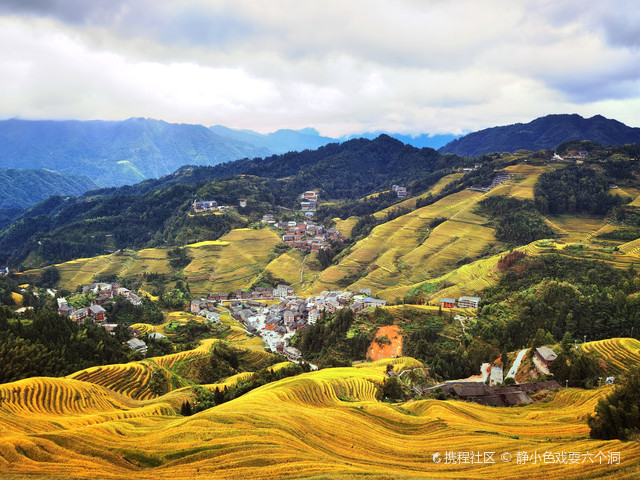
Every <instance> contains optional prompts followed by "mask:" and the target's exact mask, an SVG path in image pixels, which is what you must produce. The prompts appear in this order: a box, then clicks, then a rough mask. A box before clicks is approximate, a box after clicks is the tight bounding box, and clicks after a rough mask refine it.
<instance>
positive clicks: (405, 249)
mask: <svg viewBox="0 0 640 480" xmlns="http://www.w3.org/2000/svg"><path fill="white" fill-rule="evenodd" d="M481 198H482V194H481V193H479V192H472V191H470V190H464V191H462V192H458V193H456V194H453V195H449V196H448V197H446V198H444V199H442V200H440V201H438V202H436V203H434V204H433V205H429V206H426V207H422V208H419V209H417V210H415V211H413V212H411V213H409V214H407V215H403V216H401V217H399V218H397V219H395V220H392V221H390V222H386V223H384V224H382V225H379V226H377V227H376V228H374V229H373V231H372V232H371V234H370V235H369V236H368V237H367V238H365V239H363V240H361V241H359V242H358V243H357V244H356V245H354V247H352V249H351V252H350V254H349V255H348V256H346V257H344V258H343V259H342V260H341V262H340V263H339V264H338V265H336V266H332V267H329V268H328V269H326V270H324V271H323V272H321V273H320V275H319V276H318V278H317V279H316V281H315V282H314V283H313V284H312V286H311V287H310V288H309V289H308V290H307V293H316V292H319V291H322V290H326V289H331V288H336V287H337V286H340V285H341V286H346V285H345V284H344V283H345V277H348V278H354V281H351V282H350V287H349V288H351V289H357V288H365V287H367V288H371V289H372V291H374V292H380V291H381V290H384V289H387V288H390V287H394V286H398V285H405V286H409V285H411V284H413V283H415V282H416V280H415V279H416V278H424V275H425V272H426V271H428V270H437V269H444V268H446V266H447V265H449V264H450V262H451V261H452V260H453V258H454V257H457V255H454V254H451V255H449V256H447V255H446V250H447V247H449V248H448V249H449V250H451V251H452V252H453V250H454V248H453V247H452V245H453V244H456V248H465V249H467V250H469V251H470V252H471V253H472V254H473V252H474V251H477V250H478V249H482V248H483V246H484V245H486V243H488V242H491V241H495V239H494V238H493V235H492V230H491V229H488V228H485V227H480V228H477V225H473V227H476V228H472V226H471V225H469V224H466V223H463V222H455V221H454V220H451V222H444V223H442V224H440V225H438V226H437V227H436V228H435V229H433V231H431V229H430V227H429V223H430V222H431V221H432V220H433V219H435V218H436V217H445V218H451V217H453V216H454V215H455V214H456V213H459V212H461V211H462V210H468V209H469V208H471V207H472V206H473V205H475V204H476V203H477V202H478V201H479V200H480V199H481ZM463 251H464V250H463ZM436 253H437V254H438V259H437V261H435V263H434V264H433V265H426V266H425V265H424V262H423V260H424V258H425V257H426V256H428V255H429V254H431V255H434V256H435V254H436ZM415 257H419V260H416V258H415ZM453 261H455V260H453ZM354 276H355V277H354ZM357 277H361V278H357Z"/></svg>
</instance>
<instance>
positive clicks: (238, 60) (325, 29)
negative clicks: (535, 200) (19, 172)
mask: <svg viewBox="0 0 640 480" xmlns="http://www.w3.org/2000/svg"><path fill="white" fill-rule="evenodd" d="M639 111H640V9H638V8H637V2H635V1H634V0H629V1H626V0H618V1H613V0H611V1H607V0H600V1H598V2H584V1H577V0H575V1H574V0H530V1H528V0H521V1H514V0H505V1H502V0H483V1H478V0H461V1H456V0H393V1H392V0H336V1H334V0H322V1H307V0H291V1H289V0H269V1H266V0H264V1H263V0H251V1H244V0H228V1H227V0H219V1H218V0H162V1H158V0H1V1H0V118H12V117H20V118H27V119H43V118H52V119H82V120H87V119H106V120H121V119H126V118H129V117H153V118H158V119H163V120H166V121H169V122H183V123H200V124H204V125H215V124H222V125H226V126H229V127H234V128H249V129H253V130H257V131H260V132H269V131H274V130H276V129H278V128H303V127H315V128H317V129H318V130H319V131H320V132H321V133H322V134H324V135H329V136H338V135H343V134H350V133H357V132H364V131H376V130H386V131H392V132H400V133H411V134H417V133H432V134H435V133H461V132H464V131H469V130H478V129H481V128H486V127H490V126H495V125H504V124H509V123H515V122H528V121H530V120H532V119H534V118H536V117H538V116H542V115H545V114H548V113H579V114H581V115H583V116H592V115H596V114H602V115H604V116H606V117H608V118H615V119H617V120H620V121H622V122H624V123H626V124H627V125H631V126H635V127H640V115H638V113H637V112H639Z"/></svg>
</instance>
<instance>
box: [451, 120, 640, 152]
mask: <svg viewBox="0 0 640 480" xmlns="http://www.w3.org/2000/svg"><path fill="white" fill-rule="evenodd" d="M569 140H591V141H594V142H597V143H599V144H601V145H604V146H611V145H624V144H627V143H640V128H632V127H628V126H626V125H625V124H624V123H621V122H618V121H617V120H610V119H607V118H605V117H603V116H602V115H596V116H595V117H591V118H583V117H581V116H580V115H577V114H573V115H547V116H545V117H540V118H536V119H535V120H533V121H532V122H529V123H516V124H513V125H506V126H504V127H493V128H487V129H484V130H480V131H478V132H473V133H470V134H468V135H465V136H464V137H461V138H459V139H456V140H453V141H451V142H449V143H448V144H447V145H445V146H444V147H442V148H440V152H442V153H455V154H457V155H464V156H471V157H478V156H480V155H484V154H486V153H492V152H515V151H517V150H522V149H524V150H531V151H538V150H543V149H552V148H556V147H557V146H558V145H560V144H561V143H564V142H567V141H569Z"/></svg>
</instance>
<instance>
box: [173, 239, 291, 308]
mask: <svg viewBox="0 0 640 480" xmlns="http://www.w3.org/2000/svg"><path fill="white" fill-rule="evenodd" d="M278 243H280V237H278V235H276V234H275V232H274V231H273V230H271V229H268V228H263V229H259V230H252V229H237V230H232V231H231V232H229V233H228V234H227V235H225V236H224V237H222V238H221V239H220V241H219V242H215V243H212V242H201V243H200V244H194V245H187V248H188V250H189V254H190V255H191V256H192V257H193V258H194V259H193V261H192V262H191V263H190V264H189V265H188V266H187V268H185V270H184V273H185V275H186V276H187V280H188V281H189V285H190V287H191V292H192V293H193V294H194V295H205V294H208V293H210V292H212V291H216V292H229V291H232V290H235V289H236V288H243V287H245V286H247V285H250V284H251V283H252V281H253V279H254V278H255V277H256V276H257V275H258V274H259V273H260V272H261V271H262V270H263V269H264V268H265V267H266V265H267V263H268V260H269V255H270V254H271V250H272V249H273V247H275V246H276V244H278Z"/></svg>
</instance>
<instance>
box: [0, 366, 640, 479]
mask: <svg viewBox="0 0 640 480" xmlns="http://www.w3.org/2000/svg"><path fill="white" fill-rule="evenodd" d="M390 362H393V363H394V364H395V369H396V371H400V370H402V369H403V368H405V367H409V368H411V367H414V366H420V364H419V363H418V362H416V361H414V360H412V359H406V358H405V359H402V358H401V359H394V360H392V361H390V360H385V361H382V362H377V363H372V364H361V365H359V366H357V367H351V368H336V369H327V370H321V371H317V372H312V373H308V374H304V375H301V376H298V377H291V378H286V379H284V380H281V381H279V382H275V383H272V384H268V385H265V386H264V387H261V388H259V389H256V390H254V391H252V392H249V393H248V394H246V395H244V396H242V397H240V398H238V399H236V400H233V401H231V402H229V403H226V404H223V405H220V406H218V407H215V408H213V409H210V410H207V411H204V412H201V413H199V414H196V415H194V416H192V417H180V416H176V415H175V414H173V409H174V408H176V407H177V406H178V405H179V404H180V402H181V401H182V400H184V399H185V398H187V397H188V393H187V391H186V390H178V391H175V392H171V393H170V394H168V395H165V396H163V397H160V398H158V399H156V400H152V401H147V402H139V401H135V400H131V399H129V398H127V397H123V396H120V395H118V394H117V393H114V392H113V391H111V390H107V389H105V388H103V387H99V386H96V385H92V384H90V383H86V382H79V381H75V380H70V379H42V378H35V379H29V380H23V381H21V382H16V383H13V384H7V385H2V386H0V395H2V398H3V408H2V409H0V431H2V433H3V435H2V437H1V438H0V468H1V469H2V472H3V474H2V477H3V478H10V479H17V478H21V479H23V478H43V477H45V478H61V477H66V478H101V479H102V478H104V479H108V478H130V477H131V476H135V477H136V478H142V479H145V478H149V479H157V478H197V477H198V474H199V475H200V476H202V477H205V478H228V479H232V478H241V477H243V476H249V475H250V476H251V478H365V477H366V478H407V479H413V478H415V479H418V478H427V477H429V478H433V477H435V478H443V477H447V478H464V479H471V478H474V479H476V478H477V479H480V478H490V477H494V478H501V479H520V478H526V477H530V476H532V475H535V476H540V475H545V476H552V477H554V478H573V479H588V478H616V479H625V478H627V479H631V478H637V476H638V474H639V473H640V464H638V461H637V459H638V458H639V457H640V445H638V443H637V442H628V443H621V442H619V441H595V440H589V438H588V427H587V426H586V423H585V418H586V416H587V415H589V414H590V413H591V412H592V411H593V408H594V406H595V403H596V402H597V399H598V398H599V397H600V396H601V395H603V394H604V393H605V392H606V389H605V388H602V389H600V390H591V391H582V390H576V389H568V390H563V391H560V392H558V393H557V394H555V395H552V396H551V397H550V398H549V400H548V401H545V402H539V403H535V404H532V405H529V406H525V407H515V408H495V407H484V406H480V405H476V404H471V403H464V402H458V401H437V400H424V401H417V402H413V403H408V404H405V405H397V404H385V403H379V402H377V401H376V399H375V390H376V388H375V385H376V384H379V383H380V382H382V380H383V379H384V374H383V372H384V370H385V366H386V365H387V363H390ZM231 380H232V379H230V381H231ZM445 451H452V452H470V451H473V452H476V451H480V452H497V453H496V454H495V455H494V458H495V459H496V464H479V465H478V464H476V465H472V464H467V465H445V464H444V463H440V464H435V463H433V461H432V454H433V453H435V452H439V453H441V455H442V456H444V454H445ZM522 451H525V452H527V453H529V454H533V453H534V452H536V451H537V452H538V454H539V455H542V454H543V453H544V452H546V451H549V452H554V453H559V452H562V451H564V452H580V453H586V452H591V453H596V452H598V451H602V452H605V453H608V452H612V451H613V452H620V456H621V463H620V465H607V464H606V463H605V464H602V465H600V464H598V463H597V462H596V463H595V464H593V465H591V464H588V465H587V464H585V465H580V464H579V465H553V464H547V465H545V464H541V462H538V463H537V464H531V463H527V464H524V465H522V464H518V462H517V461H516V455H517V452H522ZM502 452H510V453H511V454H512V455H513V461H511V462H502V461H501V460H500V458H501V457H500V455H501V454H502Z"/></svg>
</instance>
